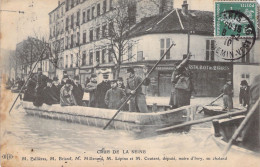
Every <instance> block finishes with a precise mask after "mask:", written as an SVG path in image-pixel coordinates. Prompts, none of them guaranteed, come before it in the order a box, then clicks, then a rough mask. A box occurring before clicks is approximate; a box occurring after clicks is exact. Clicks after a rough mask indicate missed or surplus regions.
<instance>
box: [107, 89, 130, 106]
mask: <svg viewBox="0 0 260 167" xmlns="http://www.w3.org/2000/svg"><path fill="white" fill-rule="evenodd" d="M125 98H126V93H125V91H124V90H123V89H121V88H118V87H116V88H114V89H113V88H111V89H109V90H108V91H107V93H106V96H105V102H106V104H107V106H108V108H109V109H118V108H119V107H120V105H121V104H122V103H123V102H124V100H125Z"/></svg>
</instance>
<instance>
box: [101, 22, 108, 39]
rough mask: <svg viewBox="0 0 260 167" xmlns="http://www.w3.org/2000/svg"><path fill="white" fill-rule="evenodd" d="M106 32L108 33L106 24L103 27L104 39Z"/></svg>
mask: <svg viewBox="0 0 260 167" xmlns="http://www.w3.org/2000/svg"><path fill="white" fill-rule="evenodd" d="M106 31H107V25H106V24H105V25H103V26H102V38H105V37H106Z"/></svg>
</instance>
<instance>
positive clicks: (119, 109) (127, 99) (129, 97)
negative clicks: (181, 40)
mask: <svg viewBox="0 0 260 167" xmlns="http://www.w3.org/2000/svg"><path fill="white" fill-rule="evenodd" d="M175 45H176V44H175V43H173V44H172V45H171V46H170V47H169V48H168V49H167V51H166V52H165V53H164V54H163V55H162V57H161V58H160V60H158V61H157V63H156V64H155V65H154V66H153V68H152V69H151V70H150V71H149V72H148V74H147V75H146V76H145V78H144V79H143V80H142V82H141V83H140V84H139V85H138V86H137V87H136V88H135V90H134V91H135V92H136V91H137V89H138V88H140V87H141V86H142V84H143V83H144V81H145V79H146V78H147V77H148V76H149V75H150V74H151V73H152V72H153V70H154V69H155V67H156V66H157V65H158V64H159V63H160V62H161V61H162V60H163V58H164V57H165V55H166V54H167V53H168V52H169V51H170V49H171V48H172V47H173V46H175ZM132 96H133V95H132V94H130V95H129V96H128V97H127V98H126V100H125V101H124V103H123V104H122V105H121V106H120V107H119V108H118V110H117V112H116V113H115V115H114V116H113V117H112V118H111V119H110V120H109V122H108V123H107V124H106V126H105V127H104V128H103V130H105V129H106V128H107V127H108V125H109V124H110V123H111V122H112V121H113V120H114V119H115V117H116V116H117V114H118V113H119V112H120V111H121V109H122V108H123V106H124V105H125V104H126V103H127V102H128V101H129V100H130V99H131V97H132Z"/></svg>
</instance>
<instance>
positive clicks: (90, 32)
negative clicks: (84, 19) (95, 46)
mask: <svg viewBox="0 0 260 167" xmlns="http://www.w3.org/2000/svg"><path fill="white" fill-rule="evenodd" d="M89 41H90V42H91V41H93V30H90V31H89Z"/></svg>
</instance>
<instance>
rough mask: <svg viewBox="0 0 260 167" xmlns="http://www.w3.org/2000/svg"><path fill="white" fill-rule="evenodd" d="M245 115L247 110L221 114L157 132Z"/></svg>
mask: <svg viewBox="0 0 260 167" xmlns="http://www.w3.org/2000/svg"><path fill="white" fill-rule="evenodd" d="M244 113H246V109H245V110H243V111H237V112H230V113H225V114H220V115H216V116H212V117H207V118H204V119H199V120H195V121H189V122H185V123H183V124H179V125H173V126H170V127H166V128H161V129H158V130H156V132H164V131H169V130H173V129H176V128H180V127H184V126H189V125H195V124H200V123H204V122H209V121H212V120H214V119H220V118H226V117H230V116H235V115H241V114H244Z"/></svg>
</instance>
